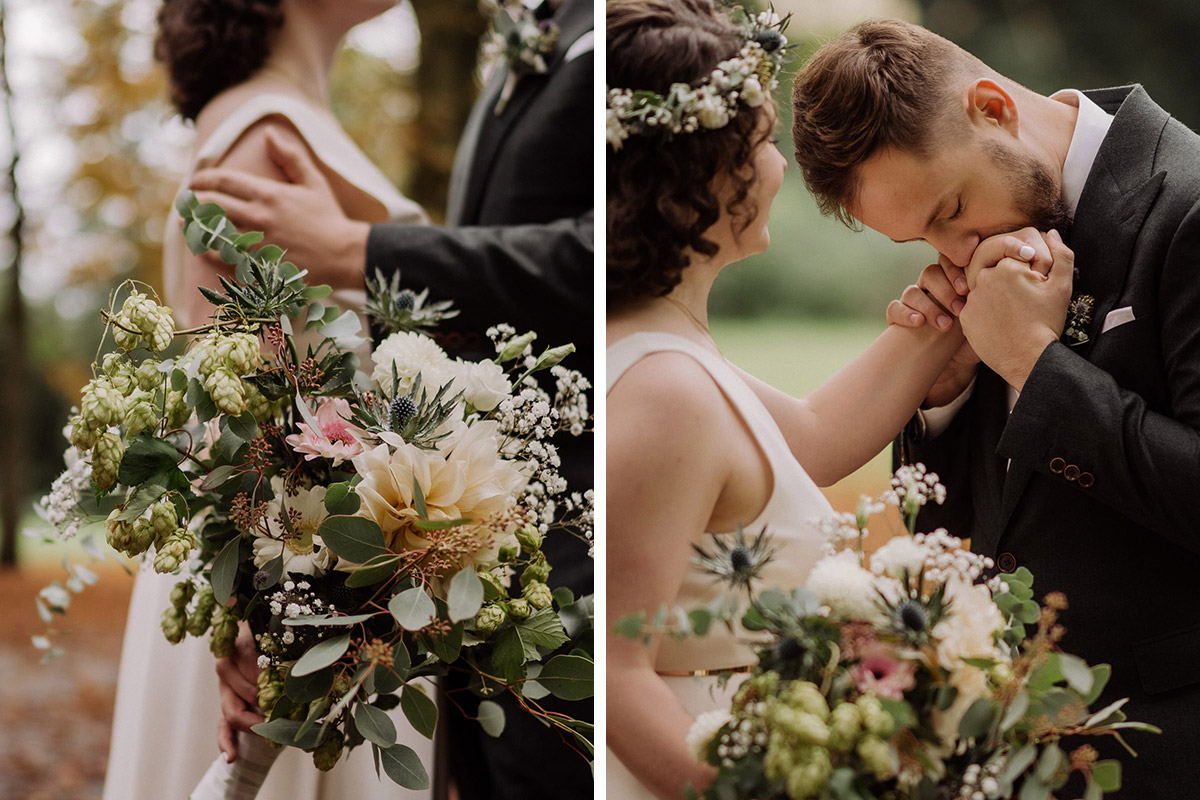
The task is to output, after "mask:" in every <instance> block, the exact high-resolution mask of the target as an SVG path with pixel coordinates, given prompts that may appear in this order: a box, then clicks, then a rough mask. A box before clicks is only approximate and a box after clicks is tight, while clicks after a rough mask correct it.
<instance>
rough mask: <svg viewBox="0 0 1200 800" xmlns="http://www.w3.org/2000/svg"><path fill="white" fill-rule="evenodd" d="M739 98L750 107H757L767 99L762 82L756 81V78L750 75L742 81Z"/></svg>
mask: <svg viewBox="0 0 1200 800" xmlns="http://www.w3.org/2000/svg"><path fill="white" fill-rule="evenodd" d="M741 100H742V102H743V103H745V104H746V105H748V106H750V108H758V107H759V106H761V105H762V104H763V103H765V102H766V101H767V94H766V92H764V91H763V87H762V84H761V83H759V82H758V78H756V77H754V76H753V75H751V76H750V77H749V78H746V80H744V81H742V94H741Z"/></svg>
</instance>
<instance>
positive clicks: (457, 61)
mask: <svg viewBox="0 0 1200 800" xmlns="http://www.w3.org/2000/svg"><path fill="white" fill-rule="evenodd" d="M412 5H413V10H414V11H415V12H416V14H417V23H418V25H419V26H420V28H421V66H420V67H419V68H418V70H417V94H418V104H419V105H418V107H419V111H418V112H417V121H416V125H415V127H414V128H413V129H412V130H411V132H410V135H409V136H407V137H406V138H405V143H406V144H407V145H408V146H409V148H410V150H411V151H412V157H413V160H414V162H415V163H414V168H413V176H412V183H411V184H410V185H409V191H410V192H411V196H412V198H413V199H414V200H416V201H417V202H419V203H421V204H422V205H424V206H425V208H426V209H427V210H429V211H430V212H431V214H433V215H434V216H435V218H436V217H440V215H441V213H442V212H443V211H444V209H445V208H446V190H447V188H448V186H449V178H450V170H451V168H452V167H453V166H454V152H455V150H456V149H457V146H458V138H459V135H460V134H461V133H462V129H463V127H464V126H465V125H466V122H467V116H468V115H469V114H470V113H471V104H472V103H473V102H474V101H475V95H476V94H478V88H479V87H478V78H477V75H478V74H479V70H478V54H479V41H480V37H481V36H482V35H483V33H484V30H485V29H486V26H487V18H485V16H484V15H483V13H481V5H487V0H483V2H481V0H412Z"/></svg>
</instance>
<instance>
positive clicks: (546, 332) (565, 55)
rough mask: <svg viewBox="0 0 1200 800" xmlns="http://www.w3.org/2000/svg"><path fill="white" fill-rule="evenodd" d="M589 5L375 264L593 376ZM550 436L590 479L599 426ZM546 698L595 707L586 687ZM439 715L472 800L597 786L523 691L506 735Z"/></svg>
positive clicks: (381, 228) (453, 339)
mask: <svg viewBox="0 0 1200 800" xmlns="http://www.w3.org/2000/svg"><path fill="white" fill-rule="evenodd" d="M593 15H594V5H593V2H592V0H567V2H565V3H563V4H562V5H561V6H560V7H559V8H558V10H557V11H556V12H555V14H554V20H555V22H556V24H557V25H558V26H559V30H560V34H559V39H558V42H557V44H556V46H555V49H554V52H553V53H552V54H551V55H550V57H549V58H548V59H547V61H548V67H549V71H548V73H547V74H545V75H529V76H525V77H523V78H522V79H521V80H520V81H519V82H518V84H517V86H516V89H515V91H514V92H513V94H512V96H511V98H510V99H509V101H508V103H507V105H506V106H505V108H504V111H503V113H502V114H499V115H497V114H496V113H494V108H495V106H496V100H497V98H498V96H499V93H500V88H501V86H502V84H503V83H504V77H505V76H504V74H497V75H496V76H494V77H493V79H492V80H491V81H490V82H489V84H488V86H487V87H485V88H484V90H483V92H482V93H481V95H480V98H479V100H478V101H477V103H476V107H475V109H474V110H473V112H472V118H471V120H470V121H469V122H468V126H467V132H466V133H465V134H464V139H463V141H462V142H461V143H460V145H459V149H460V156H459V158H458V159H457V160H456V163H455V174H454V175H453V176H452V181H451V183H452V189H451V198H450V211H449V214H448V216H447V225H445V226H436V225H399V224H383V225H375V226H373V227H372V229H371V234H370V236H369V238H368V241H367V263H366V267H367V270H368V273H369V274H373V273H374V270H375V269H376V268H380V269H382V270H383V271H384V272H385V273H391V272H394V271H396V270H399V271H400V275H401V279H402V284H403V285H404V286H405V287H407V288H412V289H416V290H420V289H422V288H428V289H429V290H430V296H431V299H450V300H453V301H454V304H455V307H456V308H458V309H459V310H460V312H461V314H460V316H459V317H457V318H455V319H452V320H449V321H448V322H447V323H446V324H444V325H442V326H440V329H441V332H442V333H445V334H447V335H446V336H445V338H444V342H443V343H444V344H445V345H446V347H447V349H448V350H451V351H454V352H455V353H456V354H458V355H466V356H473V357H487V356H492V355H494V350H492V349H491V346H490V343H489V342H488V341H487V339H486V338H485V336H484V332H485V331H486V330H487V328H488V327H490V326H492V325H495V324H496V323H500V322H507V323H509V324H511V325H513V326H514V327H515V328H516V329H517V330H518V332H524V331H527V330H534V331H537V333H538V341H537V343H536V345H535V347H536V346H537V345H544V346H556V345H560V344H566V343H568V342H571V343H574V344H575V346H576V348H577V350H576V352H575V353H574V354H573V355H571V356H570V357H569V358H568V360H567V361H566V362H564V366H568V367H571V368H573V369H577V370H579V371H581V372H583V373H584V374H585V375H587V376H588V377H589V378H591V377H592V375H593V357H594V352H595V351H594V342H593V336H594V331H593V324H592V320H593V308H594V306H593V283H592V274H593V253H594V248H593V231H594V222H593V220H594V213H593V206H594V198H595V194H594V182H593V154H594V151H595V147H594V142H595V135H594V132H593V129H594V125H593V106H594V99H595V98H594V92H593V86H594V50H593V49H592V48H591V47H590V46H589V41H590V37H591V35H592V33H591V32H592V28H593ZM498 72H499V73H502V72H503V70H498ZM550 389H551V391H552V390H553V386H552V385H551V386H550ZM555 443H556V444H557V445H558V447H559V454H560V456H561V458H562V468H561V472H562V474H563V477H565V478H566V479H567V482H568V485H569V486H570V489H571V490H572V491H583V490H584V489H589V488H591V486H592V474H593V470H592V460H593V444H592V437H591V436H590V435H587V436H584V437H580V438H578V439H574V438H571V437H565V438H564V437H559V440H556V442H555ZM545 549H546V554H547V556H548V558H549V559H550V563H551V564H552V565H553V571H552V572H551V576H550V584H551V585H552V586H568V587H570V588H571V589H572V590H573V591H574V592H575V595H576V596H581V595H583V594H586V593H590V592H591V591H592V577H593V564H592V560H591V559H590V558H589V557H588V555H587V547H586V545H584V544H582V543H581V542H580V541H579V540H577V539H575V538H574V537H570V536H568V535H566V534H561V533H560V534H559V535H558V536H553V535H552V536H550V537H549V538H548V539H547V544H546V548H545ZM456 688H461V687H456ZM455 702H456V703H457V704H459V705H462V706H464V709H463V710H464V711H465V712H466V713H468V714H472V715H474V707H475V704H476V703H478V699H477V698H473V697H471V696H470V695H468V694H467V693H466V692H464V691H458V692H456V693H455ZM541 702H542V704H543V705H545V706H548V707H551V708H553V709H556V710H559V711H563V712H566V713H570V714H571V715H572V716H575V717H577V718H585V719H591V718H592V703H591V701H590V700H588V701H583V702H577V703H563V704H561V705H560V704H557V703H556V702H555V701H554V699H553V698H547V699H546V700H543V701H541ZM443 720H444V722H445V723H448V724H449V730H450V736H451V740H452V741H451V742H450V743H449V746H448V748H446V749H449V751H450V752H449V759H450V770H451V772H452V773H453V775H454V778H455V782H456V784H457V786H458V789H459V793H460V796H461V797H462V798H464V800H476V799H479V800H483V799H484V798H488V799H493V800H506V799H508V798H512V799H513V800H516V799H517V798H520V799H521V800H550V798H563V800H567V798H578V797H591V795H592V777H591V771H590V769H589V767H588V764H587V761H586V760H585V759H584V758H583V757H581V756H579V755H577V754H576V753H574V752H572V751H571V750H569V749H568V748H567V746H566V745H564V744H563V743H562V740H561V737H560V736H559V735H558V734H557V733H555V732H553V731H551V730H550V729H549V728H547V727H545V726H543V725H541V724H540V723H537V722H535V721H533V719H532V718H531V717H529V716H528V715H527V714H525V713H524V712H523V711H521V710H520V709H519V708H518V707H517V706H516V704H515V703H508V704H507V727H506V730H505V733H504V736H503V737H501V738H499V739H493V738H491V737H488V736H485V735H484V734H482V732H481V729H480V727H479V725H478V723H476V722H474V721H473V720H470V719H465V718H464V717H463V714H462V713H460V712H459V710H458V709H457V708H455V707H454V704H451V705H450V708H449V709H448V710H447V712H446V714H445V716H444V717H443ZM439 747H444V740H442V741H439Z"/></svg>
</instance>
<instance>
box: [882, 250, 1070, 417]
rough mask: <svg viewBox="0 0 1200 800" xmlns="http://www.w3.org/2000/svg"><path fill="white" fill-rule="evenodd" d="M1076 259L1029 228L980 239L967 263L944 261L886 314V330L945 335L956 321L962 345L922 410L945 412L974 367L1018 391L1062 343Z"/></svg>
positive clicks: (928, 269) (925, 272)
mask: <svg viewBox="0 0 1200 800" xmlns="http://www.w3.org/2000/svg"><path fill="white" fill-rule="evenodd" d="M1074 270H1075V254H1074V253H1073V252H1072V251H1071V250H1070V249H1069V248H1068V247H1067V246H1066V245H1065V244H1063V241H1062V238H1061V237H1060V236H1059V234H1058V232H1057V231H1050V232H1049V233H1048V234H1045V235H1043V234H1042V233H1041V232H1039V231H1037V230H1036V229H1034V228H1023V229H1021V230H1019V231H1014V232H1012V233H1006V234H1000V235H997V236H993V237H991V238H988V239H985V240H984V241H982V242H980V243H979V246H978V247H976V249H975V252H974V254H973V255H972V256H971V262H970V263H969V264H968V265H967V266H966V267H965V268H963V267H958V266H956V265H955V264H953V263H952V262H951V261H950V260H949V259H947V258H946V257H945V256H940V257H939V258H938V263H936V264H930V265H929V266H927V267H925V269H924V270H922V272H921V275H920V277H919V278H918V279H917V282H916V283H915V284H913V285H912V286H909V287H908V288H906V289H905V290H904V292H903V294H902V295H901V297H900V299H899V300H894V301H892V303H891V304H890V305H889V306H888V312H887V316H888V322H889V323H893V324H898V325H904V326H907V327H919V326H921V325H923V324H925V323H926V322H927V321H928V322H931V323H932V324H934V325H935V326H937V327H938V328H940V329H941V330H949V329H950V328H951V327H952V326H953V324H954V318H955V317H957V318H958V320H959V322H960V323H961V325H962V330H963V334H964V335H965V337H966V340H967V341H966V344H964V346H963V350H961V351H960V352H959V353H957V354H956V355H955V357H954V358H953V359H952V360H951V362H950V364H949V365H947V368H946V371H945V372H944V373H943V375H942V377H941V378H939V380H938V383H937V384H936V385H935V386H934V389H933V390H932V391H931V393H930V396H929V397H928V398H927V401H926V405H927V406H937V405H944V404H946V403H948V402H950V401H951V400H953V399H954V397H956V396H957V395H958V394H959V393H961V392H962V391H963V390H964V389H965V388H966V387H967V386H968V385H969V384H970V382H971V380H972V378H973V377H974V374H975V369H976V367H977V365H978V363H979V362H980V361H982V362H983V363H985V364H987V365H988V366H989V367H991V369H992V370H994V371H995V372H996V373H997V374H999V375H1000V377H1002V378H1004V380H1005V381H1006V382H1007V383H1008V384H1009V385H1010V386H1013V387H1014V388H1015V389H1017V390H1018V391H1020V390H1021V389H1022V388H1023V387H1024V385H1025V380H1026V378H1028V377H1029V373H1030V372H1031V371H1032V370H1033V367H1034V365H1035V364H1036V363H1037V360H1038V358H1039V357H1040V356H1041V354H1042V351H1043V350H1045V348H1046V346H1047V345H1048V344H1050V343H1051V342H1053V341H1055V340H1056V339H1058V338H1059V337H1060V336H1061V335H1062V331H1063V326H1064V324H1065V320H1066V313H1067V304H1068V303H1069V301H1070V298H1071V286H1072V281H1073V278H1074Z"/></svg>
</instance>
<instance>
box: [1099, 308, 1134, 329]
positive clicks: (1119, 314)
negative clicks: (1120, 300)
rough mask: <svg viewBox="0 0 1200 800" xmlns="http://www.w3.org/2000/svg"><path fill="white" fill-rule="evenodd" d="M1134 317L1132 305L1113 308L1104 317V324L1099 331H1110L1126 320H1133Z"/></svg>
mask: <svg viewBox="0 0 1200 800" xmlns="http://www.w3.org/2000/svg"><path fill="white" fill-rule="evenodd" d="M1134 319H1136V317H1134V316H1133V306H1125V307H1124V308H1114V309H1113V310H1112V311H1110V312H1108V315H1107V316H1105V317H1104V326H1103V327H1102V328H1100V332H1101V333H1104V332H1105V331H1111V330H1112V329H1113V328H1116V327H1118V326H1120V325H1124V324H1125V323H1126V322H1133V321H1134Z"/></svg>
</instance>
